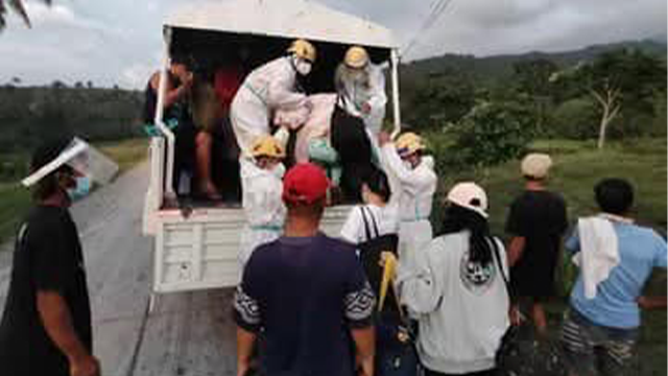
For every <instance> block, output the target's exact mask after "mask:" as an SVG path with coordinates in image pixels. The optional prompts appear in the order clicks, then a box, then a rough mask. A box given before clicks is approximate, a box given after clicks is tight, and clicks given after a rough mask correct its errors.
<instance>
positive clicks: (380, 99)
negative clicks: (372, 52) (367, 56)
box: [367, 66, 387, 108]
mask: <svg viewBox="0 0 668 376" xmlns="http://www.w3.org/2000/svg"><path fill="white" fill-rule="evenodd" d="M370 70H371V71H370V73H369V74H370V77H369V80H370V91H371V98H370V99H369V101H368V102H367V103H368V104H369V106H370V107H372V108H381V107H385V105H386V104H387V94H386V93H385V76H384V75H383V71H382V69H380V67H377V66H372V67H371V68H370Z"/></svg>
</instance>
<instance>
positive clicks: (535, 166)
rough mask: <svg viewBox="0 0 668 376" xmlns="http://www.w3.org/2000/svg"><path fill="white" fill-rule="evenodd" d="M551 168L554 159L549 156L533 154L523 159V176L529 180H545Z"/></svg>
mask: <svg viewBox="0 0 668 376" xmlns="http://www.w3.org/2000/svg"><path fill="white" fill-rule="evenodd" d="M550 167H552V158H550V156H549V155H547V154H542V153H531V154H528V155H527V156H526V157H524V159H522V168H521V169H522V175H524V176H526V177H529V178H534V179H545V178H546V177H547V173H548V172H549V171H550Z"/></svg>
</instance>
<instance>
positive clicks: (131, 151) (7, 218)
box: [0, 139, 147, 244]
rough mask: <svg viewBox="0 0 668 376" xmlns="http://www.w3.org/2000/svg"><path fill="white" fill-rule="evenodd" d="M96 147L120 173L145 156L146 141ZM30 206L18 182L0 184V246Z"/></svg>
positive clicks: (29, 200)
mask: <svg viewBox="0 0 668 376" xmlns="http://www.w3.org/2000/svg"><path fill="white" fill-rule="evenodd" d="M96 146H97V147H99V148H100V149H101V150H102V152H103V153H105V154H106V155H107V156H109V157H110V158H111V159H113V160H114V161H115V162H116V163H118V165H119V168H120V171H121V173H122V172H124V171H127V170H128V169H130V168H131V167H133V166H134V165H136V164H137V163H139V162H140V161H142V160H143V159H144V158H145V157H146V155H147V154H146V153H147V151H146V148H147V142H146V139H129V140H124V141H118V142H109V143H104V144H99V145H96ZM26 158H27V157H26ZM26 163H27V162H26ZM31 205H32V202H31V199H30V191H29V190H28V189H25V188H24V187H23V186H21V184H20V182H18V181H15V182H0V244H2V243H3V242H4V241H6V240H7V239H8V238H9V237H11V236H12V235H13V234H14V232H15V231H16V228H17V226H18V224H19V222H20V221H21V220H22V219H23V217H24V216H25V215H26V213H27V211H28V210H29V209H30V206H31Z"/></svg>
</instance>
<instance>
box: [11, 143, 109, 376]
mask: <svg viewBox="0 0 668 376" xmlns="http://www.w3.org/2000/svg"><path fill="white" fill-rule="evenodd" d="M70 141H71V140H69V139H63V140H58V141H54V142H49V143H47V144H45V145H43V146H42V147H40V148H39V149H37V151H36V152H35V154H34V155H33V158H32V162H31V169H32V172H37V171H39V170H43V169H45V168H48V166H47V165H49V164H50V162H52V161H54V160H55V159H56V158H57V157H58V156H59V155H61V152H63V151H64V150H65V149H66V148H67V147H68V145H69V143H70ZM76 176H77V172H75V170H74V169H72V168H71V167H69V166H67V165H62V166H61V167H58V168H57V169H56V170H55V171H52V172H50V173H48V174H46V176H44V177H42V178H41V179H39V181H38V182H37V183H36V187H35V191H34V197H35V199H36V201H37V205H36V206H35V207H34V208H33V209H32V211H31V212H30V214H29V215H28V217H27V219H26V221H25V222H24V223H23V225H22V226H21V227H20V230H19V233H18V236H17V239H16V248H15V251H14V259H13V268H12V277H11V283H10V286H9V293H8V296H7V302H6V305H5V311H4V314H3V316H2V321H1V322H0V373H2V374H3V375H8V376H42V375H49V376H51V375H52V376H98V375H99V374H100V366H99V362H98V360H97V359H95V358H94V357H93V356H92V344H93V340H92V330H91V312H90V302H89V298H88V288H87V286H86V272H85V269H84V261H83V255H82V252H81V244H80V242H79V237H78V234H77V229H76V226H75V224H74V222H73V221H72V218H71V216H70V213H69V211H68V209H67V208H68V207H69V206H70V203H71V200H70V198H69V195H68V193H67V192H68V191H70V190H72V189H73V188H75V186H76V180H75V177H76Z"/></svg>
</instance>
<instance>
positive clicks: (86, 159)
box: [21, 137, 118, 187]
mask: <svg viewBox="0 0 668 376" xmlns="http://www.w3.org/2000/svg"><path fill="white" fill-rule="evenodd" d="M62 166H69V167H71V168H72V169H73V170H74V171H76V172H77V173H79V174H81V175H83V176H85V177H87V178H89V179H90V180H91V181H94V182H95V183H97V184H100V185H104V184H107V183H109V181H111V179H112V178H113V177H114V175H116V173H117V172H118V165H117V164H116V163H114V162H113V161H112V160H111V159H109V158H107V157H106V156H105V155H104V154H102V153H101V152H99V151H98V150H97V149H95V148H94V147H92V146H90V145H89V144H88V143H87V142H86V141H84V140H82V139H80V138H78V137H75V138H73V139H72V141H71V142H70V144H69V145H68V146H67V147H66V148H65V149H63V151H62V152H60V154H59V155H58V156H57V157H56V158H54V159H53V160H51V161H50V162H48V163H46V164H45V165H44V166H42V167H40V168H39V169H38V170H37V171H35V172H33V173H32V175H30V176H28V177H27V178H25V179H23V180H22V181H21V184H23V185H24V186H26V187H30V186H33V185H34V184H36V183H37V182H39V181H40V180H41V179H43V178H44V177H45V176H48V175H49V174H51V173H53V172H54V171H56V170H58V169H59V168H61V167H62Z"/></svg>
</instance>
